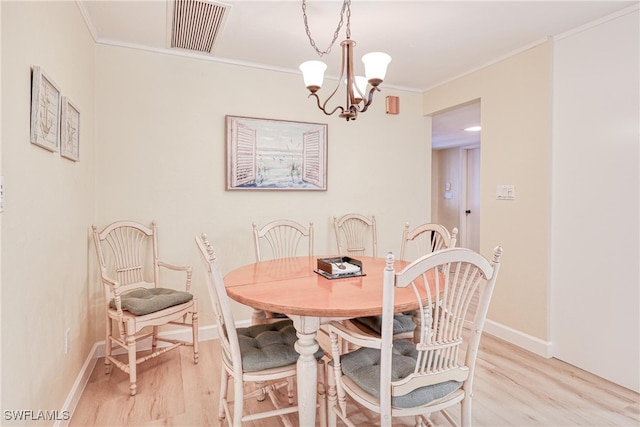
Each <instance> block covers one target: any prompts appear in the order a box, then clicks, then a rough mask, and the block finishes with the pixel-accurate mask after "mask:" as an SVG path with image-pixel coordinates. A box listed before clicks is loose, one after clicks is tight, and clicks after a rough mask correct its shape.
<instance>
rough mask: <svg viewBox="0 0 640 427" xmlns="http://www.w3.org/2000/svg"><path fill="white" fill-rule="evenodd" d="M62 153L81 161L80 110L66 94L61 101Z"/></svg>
mask: <svg viewBox="0 0 640 427" xmlns="http://www.w3.org/2000/svg"><path fill="white" fill-rule="evenodd" d="M60 155H61V156H62V157H66V158H67V159H70V160H73V161H74V162H78V161H80V111H79V110H78V108H77V107H76V106H75V105H74V104H73V103H72V102H71V101H70V100H69V98H68V97H66V96H63V97H62V99H61V101H60Z"/></svg>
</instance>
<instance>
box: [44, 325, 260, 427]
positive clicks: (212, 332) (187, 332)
mask: <svg viewBox="0 0 640 427" xmlns="http://www.w3.org/2000/svg"><path fill="white" fill-rule="evenodd" d="M250 324H251V321H250V320H243V321H241V322H238V323H236V327H238V328H243V327H247V326H249V325H250ZM160 335H161V336H162V337H165V338H172V339H180V340H183V341H190V340H191V329H188V328H184V329H176V330H173V331H166V332H161V333H160ZM215 339H218V330H217V326H216V325H207V326H203V327H200V328H198V342H203V341H209V340H215ZM164 345H169V344H168V343H162V342H159V343H158V347H162V346H164ZM150 348H151V339H147V340H144V341H142V342H141V343H140V346H139V348H138V349H139V350H149V349H150ZM118 353H124V351H123V350H122V349H121V348H120V349H118V350H117V351H114V354H118ZM100 357H104V341H99V342H97V343H95V344H94V345H93V347H92V348H91V351H90V352H89V354H88V355H87V357H86V359H85V361H84V363H83V364H82V368H80V372H79V373H78V375H77V377H76V380H75V382H74V383H73V386H72V387H71V390H70V391H69V394H68V395H67V399H66V400H65V401H64V404H63V407H62V410H61V413H64V412H63V411H67V413H68V414H69V415H70V417H71V416H73V412H74V411H75V409H76V406H77V405H78V402H79V401H80V397H81V396H82V392H83V391H84V388H85V387H86V385H87V383H88V382H89V377H90V376H91V373H92V372H93V369H94V368H95V366H96V361H97V360H98V358H100ZM70 417H69V418H70ZM68 425H69V420H59V421H56V423H55V424H54V426H55V427H65V426H68Z"/></svg>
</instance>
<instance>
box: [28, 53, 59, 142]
mask: <svg viewBox="0 0 640 427" xmlns="http://www.w3.org/2000/svg"><path fill="white" fill-rule="evenodd" d="M59 115H60V89H59V88H58V86H57V85H56V84H55V83H54V82H53V80H51V79H50V78H49V76H47V75H46V73H45V72H44V71H43V70H42V69H41V68H40V67H38V66H34V67H33V70H32V74H31V142H32V143H33V144H36V145H38V146H40V147H42V148H46V149H47V150H49V151H53V152H56V151H58V147H59V139H58V138H59V136H60V133H59V132H58V124H59V122H60V120H59V119H60V117H59Z"/></svg>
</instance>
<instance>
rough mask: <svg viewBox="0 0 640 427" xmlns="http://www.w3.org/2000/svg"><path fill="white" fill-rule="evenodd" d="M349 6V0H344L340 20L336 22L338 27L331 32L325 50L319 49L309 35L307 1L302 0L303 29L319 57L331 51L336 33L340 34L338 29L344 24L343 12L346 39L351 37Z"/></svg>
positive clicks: (336, 37)
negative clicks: (345, 24) (345, 18)
mask: <svg viewBox="0 0 640 427" xmlns="http://www.w3.org/2000/svg"><path fill="white" fill-rule="evenodd" d="M350 6H351V0H344V3H343V4H342V9H341V10H340V22H338V27H337V28H336V31H335V32H334V33H333V40H331V43H330V44H329V47H328V48H327V49H326V50H324V51H321V50H320V49H318V46H317V45H316V42H315V40H313V37H312V36H311V30H310V29H309V22H308V19H307V2H306V0H302V17H303V19H304V29H305V31H306V32H307V37H308V38H309V43H310V44H311V46H312V47H313V48H314V49H315V51H316V52H317V53H318V55H319V56H320V57H322V56H323V55H326V54H329V53H330V52H331V48H332V47H333V45H334V44H335V42H336V40H337V39H338V35H339V34H340V29H341V28H342V25H343V24H344V15H345V14H346V15H347V38H348V39H350V38H351V7H350ZM345 11H346V13H345Z"/></svg>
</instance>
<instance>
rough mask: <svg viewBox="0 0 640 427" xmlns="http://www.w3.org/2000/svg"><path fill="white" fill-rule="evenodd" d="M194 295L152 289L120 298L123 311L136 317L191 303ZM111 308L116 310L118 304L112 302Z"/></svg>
mask: <svg viewBox="0 0 640 427" xmlns="http://www.w3.org/2000/svg"><path fill="white" fill-rule="evenodd" d="M192 299H193V295H192V294H190V293H189V292H183V291H176V290H175V289H166V288H151V289H135V290H133V291H131V292H128V293H126V294H124V295H121V296H120V301H121V303H122V309H123V310H127V311H128V312H130V313H133V314H135V315H136V316H144V315H145V314H149V313H155V312H156V311H160V310H164V309H165V308H167V307H172V306H174V305H178V304H182V303H185V302H187V301H191V300H192ZM109 306H110V307H111V308H114V309H115V308H116V303H115V301H114V300H111V302H110V303H109Z"/></svg>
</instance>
